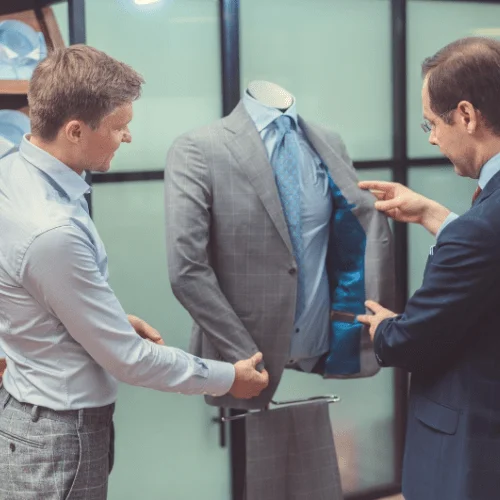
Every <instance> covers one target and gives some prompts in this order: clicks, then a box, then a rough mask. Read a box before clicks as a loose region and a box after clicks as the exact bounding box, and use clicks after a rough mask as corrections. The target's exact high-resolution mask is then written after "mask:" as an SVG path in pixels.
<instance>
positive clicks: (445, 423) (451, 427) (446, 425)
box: [414, 396, 460, 435]
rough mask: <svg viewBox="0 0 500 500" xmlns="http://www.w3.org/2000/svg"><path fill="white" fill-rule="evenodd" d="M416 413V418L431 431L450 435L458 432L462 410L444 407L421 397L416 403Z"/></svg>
mask: <svg viewBox="0 0 500 500" xmlns="http://www.w3.org/2000/svg"><path fill="white" fill-rule="evenodd" d="M414 411H415V417H416V418H417V419H418V420H420V422H422V423H423V424H424V425H426V426H427V427H430V428H431V429H434V430H436V431H439V432H442V433H443V434H449V435H453V434H455V433H456V432H457V428H458V419H459V417H460V410H456V409H454V408H449V407H448V406H443V405H441V404H439V403H436V402H434V401H431V400H430V399H427V398H425V397H423V396H419V397H418V399H417V401H416V402H415V410H414Z"/></svg>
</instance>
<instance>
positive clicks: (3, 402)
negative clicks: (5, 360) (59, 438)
mask: <svg viewBox="0 0 500 500" xmlns="http://www.w3.org/2000/svg"><path fill="white" fill-rule="evenodd" d="M6 407H10V408H14V409H16V410H20V411H22V412H24V413H27V414H29V415H30V416H31V418H32V420H33V421H36V420H38V419H39V418H48V419H50V420H56V421H59V422H67V423H70V424H71V423H74V424H77V425H78V426H81V425H85V424H110V423H111V422H112V420H113V412H114V409H115V404H114V403H112V404H110V405H107V406H101V407H99V408H82V409H81V410H64V411H56V410H51V409H50V408H45V407H43V406H37V405H32V404H30V403H21V402H19V401H18V400H17V399H15V398H13V397H12V396H11V395H10V394H9V393H8V392H7V391H6V390H5V388H4V387H3V386H2V385H1V384H0V409H2V408H6Z"/></svg>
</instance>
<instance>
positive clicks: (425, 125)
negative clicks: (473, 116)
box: [420, 109, 455, 134]
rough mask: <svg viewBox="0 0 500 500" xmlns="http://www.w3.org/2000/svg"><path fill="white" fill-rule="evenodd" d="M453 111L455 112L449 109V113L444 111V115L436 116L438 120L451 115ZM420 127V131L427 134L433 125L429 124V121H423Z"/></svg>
mask: <svg viewBox="0 0 500 500" xmlns="http://www.w3.org/2000/svg"><path fill="white" fill-rule="evenodd" d="M453 111H455V109H450V110H449V111H445V112H444V113H441V114H440V115H438V118H443V116H446V115H449V114H451V113H453ZM420 127H421V128H422V130H423V131H424V132H425V133H426V134H428V133H429V132H430V131H431V130H432V129H433V128H434V127H435V125H433V124H431V123H430V122H429V120H424V121H423V122H422V123H421V124H420Z"/></svg>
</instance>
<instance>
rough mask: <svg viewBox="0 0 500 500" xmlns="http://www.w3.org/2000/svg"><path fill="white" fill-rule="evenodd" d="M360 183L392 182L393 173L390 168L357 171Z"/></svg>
mask: <svg viewBox="0 0 500 500" xmlns="http://www.w3.org/2000/svg"><path fill="white" fill-rule="evenodd" d="M356 174H357V175H358V179H359V180H360V181H390V180H392V173H391V170H390V169H389V168H363V169H359V168H358V169H356Z"/></svg>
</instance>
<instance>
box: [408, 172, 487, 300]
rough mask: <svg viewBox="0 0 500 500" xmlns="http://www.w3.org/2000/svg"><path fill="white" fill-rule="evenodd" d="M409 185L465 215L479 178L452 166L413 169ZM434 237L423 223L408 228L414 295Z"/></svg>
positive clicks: (412, 290) (420, 280)
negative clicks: (465, 173) (471, 176)
mask: <svg viewBox="0 0 500 500" xmlns="http://www.w3.org/2000/svg"><path fill="white" fill-rule="evenodd" d="M408 186H409V187H410V188H411V189H413V190H414V191H417V192H418V193H421V194H423V195H425V196H427V197H428V198H432V199H433V200H436V201H438V202H439V203H441V204H443V205H444V206H446V207H448V208H449V209H450V210H451V211H452V212H455V213H457V214H463V213H464V212H466V211H467V210H468V209H469V208H470V205H471V199H472V194H473V193H474V190H475V189H476V186H477V181H476V180H474V179H469V178H466V177H459V176H458V175H457V174H455V172H454V169H453V167H451V166H449V167H447V166H445V167H433V168H417V167H414V168H411V169H410V172H409V176H408ZM435 241H436V240H435V238H434V236H432V235H431V234H430V233H429V232H427V231H426V230H425V229H424V228H423V227H422V226H417V225H415V224H410V227H409V245H408V248H409V268H410V276H409V287H410V294H412V293H413V292H414V291H415V290H416V289H417V288H419V287H420V285H421V284H422V277H423V274H424V268H425V263H426V262H427V257H428V256H429V249H430V247H431V245H434V244H435Z"/></svg>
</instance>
